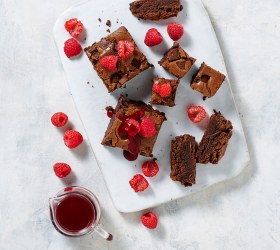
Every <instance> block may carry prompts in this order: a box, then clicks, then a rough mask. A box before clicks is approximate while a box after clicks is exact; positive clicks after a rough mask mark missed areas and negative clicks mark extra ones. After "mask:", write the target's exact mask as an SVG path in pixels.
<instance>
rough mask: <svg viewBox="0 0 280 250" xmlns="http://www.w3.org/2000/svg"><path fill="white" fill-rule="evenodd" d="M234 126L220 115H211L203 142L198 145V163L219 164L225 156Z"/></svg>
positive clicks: (216, 113)
mask: <svg viewBox="0 0 280 250" xmlns="http://www.w3.org/2000/svg"><path fill="white" fill-rule="evenodd" d="M232 130H233V126H232V123H231V122H230V121H229V120H226V119H225V117H224V116H223V115H222V114H221V113H220V112H216V111H215V113H214V114H213V115H211V117H210V120H209V122H208V125H207V127H206V130H205V132H204V135H203V137H202V139H201V142H200V143H199V145H198V149H197V153H196V160H197V162H198V163H203V164H206V163H209V162H210V163H212V164H218V162H219V161H220V160H221V159H222V157H223V156H224V154H225V152H226V149H227V146H228V142H229V140H230V138H231V136H232Z"/></svg>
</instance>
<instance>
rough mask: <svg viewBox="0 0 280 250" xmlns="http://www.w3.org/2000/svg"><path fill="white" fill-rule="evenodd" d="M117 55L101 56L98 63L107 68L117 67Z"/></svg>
mask: <svg viewBox="0 0 280 250" xmlns="http://www.w3.org/2000/svg"><path fill="white" fill-rule="evenodd" d="M117 62H118V57H117V56H103V57H102V58H101V60H100V64H101V65H102V66H103V67H104V68H106V69H109V70H116V69H117Z"/></svg>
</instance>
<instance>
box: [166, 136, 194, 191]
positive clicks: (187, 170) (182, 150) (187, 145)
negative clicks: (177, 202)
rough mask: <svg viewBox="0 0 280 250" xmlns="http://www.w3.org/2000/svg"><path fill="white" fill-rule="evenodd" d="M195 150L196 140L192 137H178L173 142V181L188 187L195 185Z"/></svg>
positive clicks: (171, 163)
mask: <svg viewBox="0 0 280 250" xmlns="http://www.w3.org/2000/svg"><path fill="white" fill-rule="evenodd" d="M195 150H196V143H195V138H194V137H193V136H191V135H187V134H186V135H182V136H177V137H175V140H172V141H171V152H170V165H171V173H170V178H171V179H172V180H173V181H180V182H181V184H182V185H184V186H186V187H187V186H192V185H193V184H195V177H196V160H195Z"/></svg>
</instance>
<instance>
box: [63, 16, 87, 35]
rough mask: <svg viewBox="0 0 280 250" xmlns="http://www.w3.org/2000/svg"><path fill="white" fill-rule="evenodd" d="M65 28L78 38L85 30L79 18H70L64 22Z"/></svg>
mask: <svg viewBox="0 0 280 250" xmlns="http://www.w3.org/2000/svg"><path fill="white" fill-rule="evenodd" d="M64 27H65V29H66V30H67V31H68V32H69V33H70V35H71V36H73V37H75V38H77V37H78V36H79V35H80V34H81V33H82V31H83V28H84V26H83V24H82V22H81V21H79V20H78V19H77V18H72V19H69V20H68V21H66V22H65V24H64Z"/></svg>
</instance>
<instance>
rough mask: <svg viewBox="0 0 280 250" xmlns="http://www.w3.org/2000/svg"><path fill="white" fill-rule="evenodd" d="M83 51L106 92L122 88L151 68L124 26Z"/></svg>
mask: <svg viewBox="0 0 280 250" xmlns="http://www.w3.org/2000/svg"><path fill="white" fill-rule="evenodd" d="M84 51H85V53H86V54H87V56H88V58H89V60H90V62H91V63H92V65H93V68H94V69H95V70H96V72H97V74H98V76H99V77H100V78H101V79H102V80H103V82H104V84H105V86H106V87H107V89H108V92H113V91H114V90H116V89H118V88H120V87H122V86H124V85H125V83H126V82H128V81H129V80H131V79H132V78H134V77H135V76H137V75H138V74H140V73H141V72H143V71H144V70H146V69H148V68H150V67H151V66H152V65H151V64H150V63H149V62H148V60H147V58H146V56H145V55H144V54H143V53H142V52H141V50H140V49H139V48H138V46H137V45H136V43H135V41H134V40H133V38H132V36H131V35H130V33H129V32H128V30H127V29H126V28H125V27H124V26H121V27H120V28H119V29H117V30H116V31H115V32H113V33H112V34H110V35H108V36H107V37H104V38H102V39H101V40H100V41H99V42H95V43H93V44H92V45H91V46H89V47H86V48H85V49H84Z"/></svg>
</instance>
